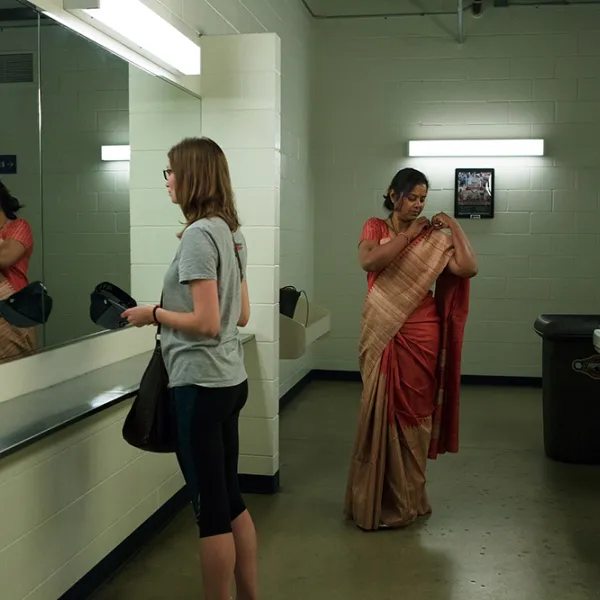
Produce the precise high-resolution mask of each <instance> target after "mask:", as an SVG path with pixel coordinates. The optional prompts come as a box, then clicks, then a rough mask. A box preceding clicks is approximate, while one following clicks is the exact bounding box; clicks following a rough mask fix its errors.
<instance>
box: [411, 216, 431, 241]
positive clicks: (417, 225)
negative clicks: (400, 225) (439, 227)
mask: <svg viewBox="0 0 600 600" xmlns="http://www.w3.org/2000/svg"><path fill="white" fill-rule="evenodd" d="M429 227H431V223H430V222H429V219H428V218H427V217H418V218H417V219H415V220H414V221H413V222H412V223H411V224H410V225H409V227H408V229H407V230H406V234H407V235H408V237H409V238H410V241H411V242H412V241H413V240H414V239H415V238H416V237H418V236H420V235H421V233H423V231H425V229H429Z"/></svg>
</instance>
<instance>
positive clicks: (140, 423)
mask: <svg viewBox="0 0 600 600" xmlns="http://www.w3.org/2000/svg"><path fill="white" fill-rule="evenodd" d="M160 306H161V307H162V298H161V301H160ZM157 327H158V329H157V331H156V345H155V347H154V352H153V353H152V357H151V358H150V362H149V363H148V366H147V367H146V370H145V371H144V375H143V376H142V380H141V382H140V389H139V391H138V393H137V396H136V398H135V400H134V401H133V404H132V405H131V409H130V410H129V414H128V415H127V417H126V419H125V422H124V423H123V438H124V439H125V441H126V442H127V443H128V444H130V445H131V446H134V447H136V448H139V449H140V450H145V451H146V452H160V453H168V452H175V447H176V446H175V436H174V431H173V421H172V419H173V416H172V411H171V398H170V392H169V375H168V374H167V369H166V367H165V362H164V360H163V356H162V350H161V345H160V330H161V326H160V324H159V325H158V326H157Z"/></svg>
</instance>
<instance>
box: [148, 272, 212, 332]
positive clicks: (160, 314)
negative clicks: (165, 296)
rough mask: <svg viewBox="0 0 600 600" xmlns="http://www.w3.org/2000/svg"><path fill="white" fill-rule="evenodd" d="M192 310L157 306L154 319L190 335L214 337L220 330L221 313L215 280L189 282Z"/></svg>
mask: <svg viewBox="0 0 600 600" xmlns="http://www.w3.org/2000/svg"><path fill="white" fill-rule="evenodd" d="M190 288H191V292H192V299H193V301H194V311H193V312H190V313H183V312H173V311H171V310H165V309H164V308H159V309H158V310H157V311H156V320H157V321H158V322H159V323H160V324H161V325H166V326H167V327H170V328H171V329H177V330H179V331H183V332H184V333H189V334H191V335H199V336H203V337H208V338H216V337H217V336H218V335H219V333H220V331H221V313H220V308H219V294H218V290H217V282H216V281H214V280H212V279H199V280H194V281H191V282H190Z"/></svg>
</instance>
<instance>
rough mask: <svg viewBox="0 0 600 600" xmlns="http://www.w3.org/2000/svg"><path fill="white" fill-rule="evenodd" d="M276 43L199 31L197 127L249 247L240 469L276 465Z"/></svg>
mask: <svg viewBox="0 0 600 600" xmlns="http://www.w3.org/2000/svg"><path fill="white" fill-rule="evenodd" d="M280 57H281V45H280V40H279V37H278V36H277V35H276V34H271V33H264V34H249V35H224V36H207V37H204V38H202V85H201V88H202V133H203V135H206V136H208V137H210V138H212V139H214V140H215V141H216V142H217V143H219V144H220V145H221V146H222V148H223V149H224V151H225V153H226V154H227V158H228V160H229V166H230V169H231V175H232V180H233V187H234V190H235V192H236V196H237V205H238V209H239V213H240V218H241V221H242V230H243V233H244V236H245V237H246V242H247V246H248V285H249V289H250V302H251V305H252V317H251V320H250V323H249V325H248V327H247V328H246V330H247V332H248V333H254V334H255V335H256V342H255V343H249V344H246V345H245V351H246V366H247V368H248V375H249V378H250V399H249V402H248V405H247V406H246V409H245V410H244V413H243V415H242V417H243V418H242V422H241V424H240V438H241V439H240V446H241V447H240V450H241V457H240V472H241V473H244V474H250V475H259V476H267V477H271V476H275V475H276V474H277V473H278V471H279V306H278V303H279V198H280V179H281V153H280V150H281V143H280V138H281V111H280V105H281V100H280V99H281V91H280V90H281V75H280V72H281V67H280Z"/></svg>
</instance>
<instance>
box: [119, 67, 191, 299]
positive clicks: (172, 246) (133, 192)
mask: <svg viewBox="0 0 600 600" xmlns="http://www.w3.org/2000/svg"><path fill="white" fill-rule="evenodd" d="M129 110H130V135H131V163H130V168H131V188H130V201H131V284H132V285H131V287H132V295H133V297H134V298H135V299H136V300H137V301H138V303H141V304H144V303H147V304H155V303H156V302H158V301H159V299H160V293H161V289H162V283H163V278H164V274H165V272H166V269H167V267H168V265H169V264H170V262H171V260H172V258H173V256H174V255H175V251H176V250H177V246H178V244H179V240H178V239H177V237H176V235H177V233H178V232H180V231H181V229H182V227H183V226H182V223H183V216H182V214H181V211H180V210H179V207H178V206H176V205H174V204H173V203H172V202H171V200H170V198H169V196H168V194H167V190H166V188H165V183H166V182H165V180H164V177H163V170H164V169H166V168H167V162H168V158H167V152H168V151H169V150H170V148H171V147H172V146H173V145H175V144H176V143H177V142H179V141H181V140H182V139H183V138H184V137H188V136H198V135H201V134H202V102H201V101H200V99H199V98H197V97H195V96H193V95H192V94H189V93H188V92H185V91H183V90H181V89H179V88H178V87H176V86H174V85H172V84H171V83H168V82H166V81H162V80H161V79H158V78H157V77H154V76H152V75H150V74H148V73H146V72H144V71H141V70H140V69H138V68H137V67H134V66H130V67H129Z"/></svg>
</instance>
